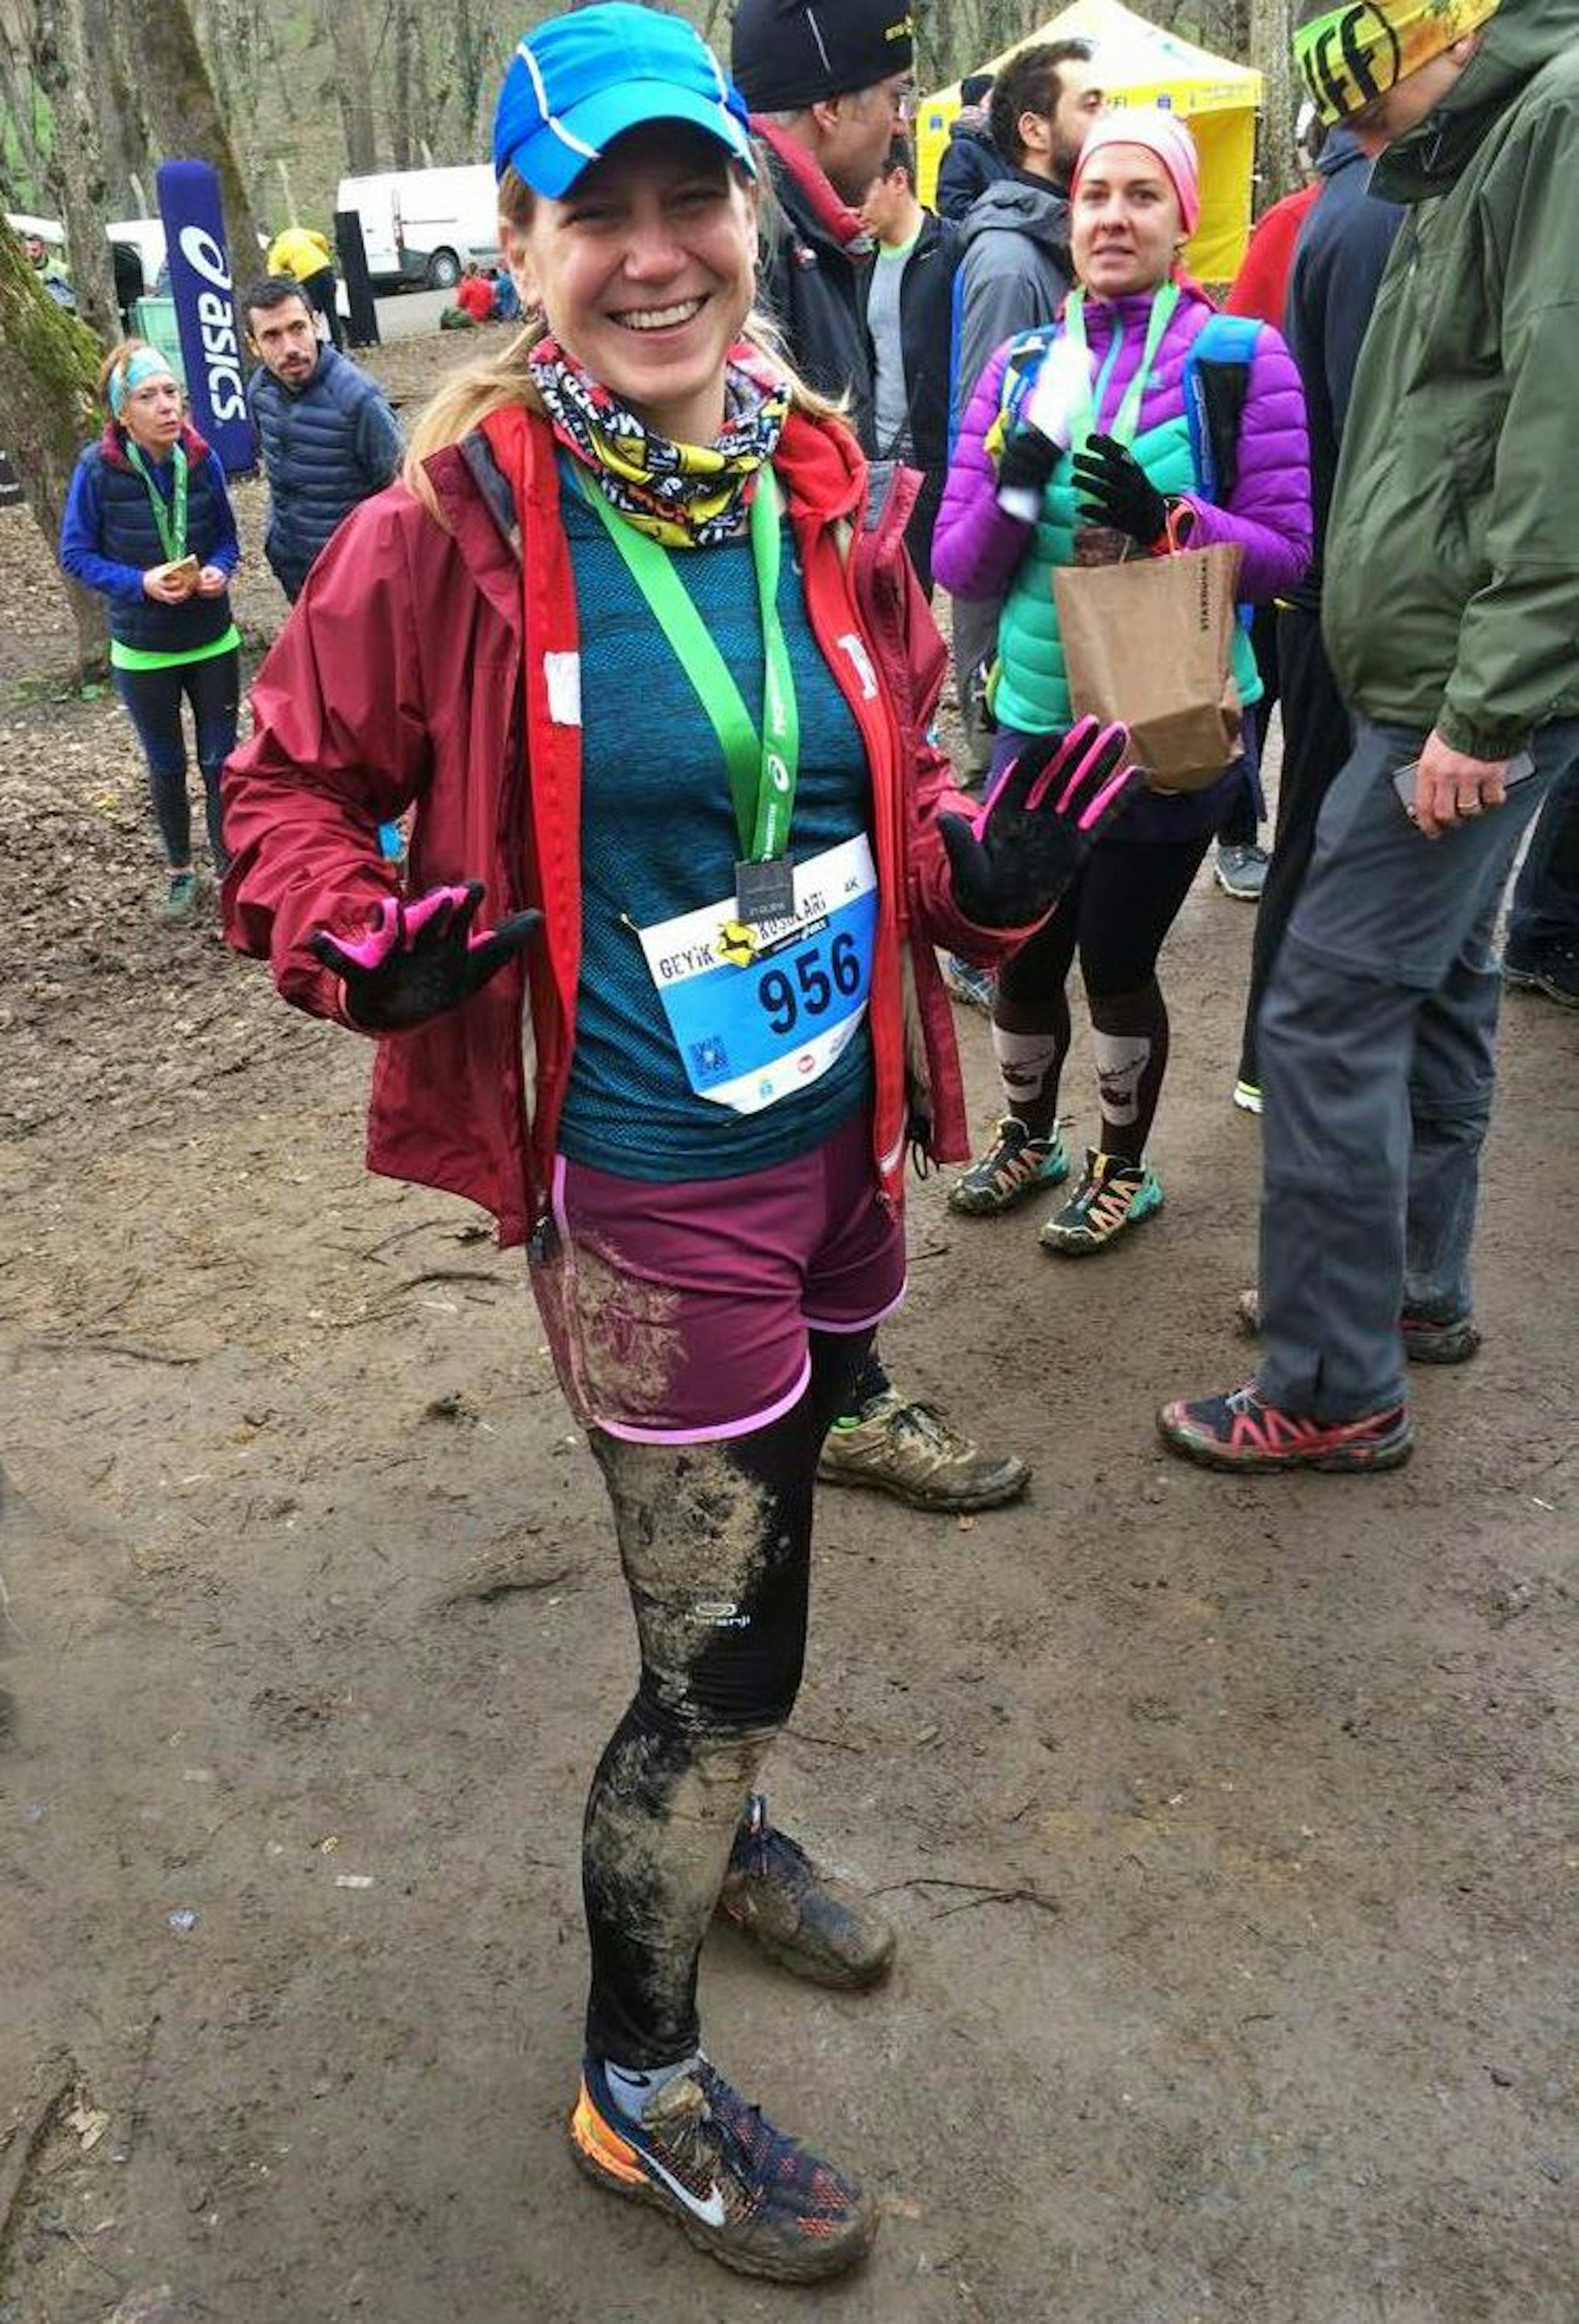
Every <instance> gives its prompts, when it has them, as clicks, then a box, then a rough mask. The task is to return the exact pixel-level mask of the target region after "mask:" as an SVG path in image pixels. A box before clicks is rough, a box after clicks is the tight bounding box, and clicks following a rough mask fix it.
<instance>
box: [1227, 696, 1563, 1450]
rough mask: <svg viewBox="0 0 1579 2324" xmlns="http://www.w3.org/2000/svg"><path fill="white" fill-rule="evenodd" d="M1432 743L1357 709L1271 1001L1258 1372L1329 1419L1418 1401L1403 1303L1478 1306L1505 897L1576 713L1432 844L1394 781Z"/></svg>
mask: <svg viewBox="0 0 1579 2324" xmlns="http://www.w3.org/2000/svg"><path fill="white" fill-rule="evenodd" d="M1425 739H1426V738H1425V737H1424V736H1423V735H1420V734H1415V733H1409V732H1408V730H1407V729H1405V728H1403V727H1399V726H1377V725H1373V724H1371V722H1370V721H1369V720H1367V719H1364V718H1359V719H1357V720H1356V722H1355V739H1354V747H1353V752H1352V753H1351V755H1350V757H1349V760H1348V762H1347V764H1346V765H1345V766H1344V770H1343V772H1342V773H1341V774H1340V775H1339V776H1338V778H1337V779H1336V781H1335V782H1334V785H1333V787H1332V789H1331V790H1330V791H1329V792H1328V794H1327V797H1326V800H1325V804H1324V806H1323V807H1322V811H1321V816H1320V818H1319V820H1318V822H1317V825H1316V846H1315V852H1314V853H1313V855H1312V857H1311V862H1310V869H1309V871H1308V872H1307V875H1306V881H1305V885H1304V887H1303V889H1302V890H1301V891H1300V895H1299V900H1298V902H1297V904H1296V906H1295V908H1294V913H1293V917H1292V918H1291V919H1290V921H1289V924H1288V934H1287V936H1285V938H1284V941H1283V945H1282V949H1281V951H1280V952H1279V955H1278V962H1277V965H1276V967H1275V969H1274V971H1273V973H1272V979H1271V982H1270V986H1269V988H1268V991H1267V997H1266V1001H1265V1002H1264V1004H1263V1006H1262V1010H1261V1017H1260V1032H1259V1047H1258V1055H1259V1056H1260V1066H1261V1084H1262V1087H1263V1089H1264V1091H1265V1093H1266V1114H1265V1119H1264V1121H1263V1124H1262V1130H1263V1148H1262V1151H1263V1170H1264V1179H1263V1190H1262V1197H1261V1230H1260V1331H1261V1349H1262V1353H1261V1361H1260V1368H1259V1372H1258V1382H1259V1385H1260V1388H1261V1391H1262V1393H1263V1394H1264V1395H1265V1396H1266V1397H1268V1398H1269V1399H1270V1402H1272V1403H1273V1404H1276V1405H1279V1406H1281V1407H1282V1408H1283V1410H1285V1411H1288V1412H1294V1413H1298V1414H1301V1415H1303V1416H1307V1417H1309V1418H1312V1419H1316V1420H1352V1419H1354V1418H1356V1417H1357V1416H1359V1415H1361V1414H1362V1413H1369V1412H1378V1411H1381V1410H1384V1409H1386V1408H1388V1407H1390V1406H1393V1405H1397V1404H1401V1403H1402V1402H1403V1401H1404V1397H1405V1388H1404V1359H1403V1348H1402V1343H1401V1341H1400V1339H1399V1310H1400V1308H1401V1307H1402V1306H1403V1305H1404V1304H1405V1303H1406V1302H1407V1303H1408V1305H1409V1306H1410V1307H1411V1308H1414V1309H1417V1310H1419V1311H1420V1312H1421V1313H1423V1314H1428V1315H1431V1316H1433V1317H1436V1318H1440V1319H1443V1320H1446V1319H1447V1318H1450V1317H1454V1316H1458V1315H1463V1314H1468V1312H1469V1308H1470V1282H1469V1250H1470V1241H1471V1238H1472V1236H1473V1231H1474V1219H1475V1200H1476V1193H1477V1189H1478V1185H1479V1175H1480V1154H1481V1147H1482V1142H1483V1141H1484V1139H1485V1134H1486V1125H1487V1123H1488V1121H1489V1120H1490V1119H1491V1098H1492V1093H1493V1089H1494V1086H1495V1077H1496V1076H1495V1062H1494V1051H1495V1043H1496V1032H1497V1011H1498V1005H1499V1002H1500V1001H1501V972H1500V967H1499V964H1498V963H1497V961H1496V958H1495V956H1494V954H1493V953H1492V950H1491V943H1492V936H1493V933H1494V930H1495V927H1496V921H1497V912H1498V908H1499V905H1500V902H1501V895H1502V890H1503V887H1504V885H1505V884H1506V881H1507V878H1508V873H1509V871H1510V867H1511V865H1512V862H1513V858H1514V855H1515V853H1517V851H1518V847H1519V840H1520V838H1521V837H1522V836H1523V834H1524V832H1525V829H1526V827H1527V826H1528V823H1529V820H1530V817H1531V816H1533V815H1534V813H1535V811H1536V809H1537V807H1539V805H1540V803H1541V801H1542V799H1543V798H1545V797H1546V795H1547V791H1548V790H1549V789H1550V788H1551V786H1552V785H1553V783H1554V782H1556V780H1558V779H1559V778H1560V777H1561V776H1562V775H1563V773H1564V772H1565V770H1566V769H1568V768H1570V767H1571V766H1573V765H1574V761H1576V760H1579V720H1572V719H1570V720H1563V721H1559V722H1557V723H1555V724H1551V725H1548V726H1545V727H1542V728H1541V729H1539V730H1538V732H1537V733H1536V735H1535V736H1534V737H1533V739H1532V742H1531V745H1530V747H1531V750H1532V751H1533V752H1534V755H1535V761H1536V772H1535V774H1534V775H1533V776H1532V777H1531V778H1529V779H1528V780H1527V781H1525V782H1522V783H1520V784H1519V785H1517V786H1516V787H1515V788H1514V789H1512V790H1511V791H1510V792H1509V794H1508V798H1507V800H1506V803H1505V804H1504V805H1503V806H1502V807H1497V808H1495V809H1491V810H1489V811H1488V812H1486V813H1485V814H1482V815H1481V816H1477V817H1475V818H1474V820H1473V821H1472V822H1468V823H1464V824H1461V825H1458V826H1457V827H1456V828H1455V829H1454V830H1453V831H1450V832H1448V833H1447V834H1446V835H1445V836H1444V837H1442V838H1440V839H1437V840H1427V839H1424V838H1422V837H1421V835H1420V834H1419V833H1418V832H1417V830H1416V828H1415V826H1414V825H1413V824H1412V823H1411V822H1410V820H1409V818H1408V816H1407V815H1406V814H1405V812H1404V810H1403V808H1402V807H1401V806H1400V804H1399V798H1398V794H1397V792H1396V791H1395V790H1394V789H1393V787H1392V776H1393V774H1394V773H1395V772H1396V771H1397V770H1398V769H1399V768H1400V767H1402V766H1405V765H1407V764H1408V761H1410V760H1412V759H1416V758H1417V757H1418V756H1419V754H1420V751H1421V749H1422V748H1423V746H1424V742H1425Z"/></svg>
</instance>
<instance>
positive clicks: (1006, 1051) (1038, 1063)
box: [993, 1025, 1058, 1106]
mask: <svg viewBox="0 0 1579 2324" xmlns="http://www.w3.org/2000/svg"><path fill="white" fill-rule="evenodd" d="M993 1056H994V1057H996V1059H997V1060H998V1077H999V1079H1000V1080H1001V1081H1002V1084H1003V1096H1004V1100H1005V1102H1007V1103H1008V1104H1009V1105H1011V1106H1016V1105H1035V1104H1036V1103H1037V1102H1039V1099H1040V1097H1041V1095H1042V1093H1043V1091H1044V1090H1045V1089H1046V1087H1047V1084H1048V1074H1052V1073H1056V1072H1057V1066H1058V1037H1057V1034H1056V1033H1006V1032H1005V1031H1004V1030H1003V1028H1002V1025H994V1026H993Z"/></svg>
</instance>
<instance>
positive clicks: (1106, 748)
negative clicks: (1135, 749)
mask: <svg viewBox="0 0 1579 2324" xmlns="http://www.w3.org/2000/svg"><path fill="white" fill-rule="evenodd" d="M1129 746H1130V734H1129V729H1128V728H1127V727H1125V726H1103V725H1102V724H1100V722H1099V721H1098V720H1096V719H1094V718H1083V719H1082V720H1081V721H1080V724H1078V725H1077V726H1072V727H1071V728H1070V729H1069V732H1068V733H1067V734H1039V735H1038V736H1037V737H1036V738H1035V740H1034V741H1032V742H1028V743H1027V744H1026V746H1025V748H1024V750H1023V751H1021V752H1020V756H1019V758H1018V759H1016V760H1015V761H1013V762H1012V764H1011V765H1010V766H1008V767H1006V768H1005V769H1004V770H1003V772H1002V775H1001V776H1000V777H999V778H998V780H997V781H996V782H995V783H994V784H993V788H992V789H991V790H990V791H989V792H988V794H987V797H986V798H985V800H984V801H983V806H982V810H981V812H980V814H979V815H978V816H976V818H975V821H974V823H967V822H966V821H965V817H964V816H963V815H940V816H938V818H937V827H938V829H939V830H940V831H941V832H942V834H943V844H944V846H945V848H946V850H947V852H948V864H949V869H950V871H952V872H953V874H954V895H955V901H956V903H957V904H958V906H959V908H960V910H961V911H962V912H963V913H964V914H965V918H967V919H970V920H974V922H975V924H976V926H977V927H982V928H1018V927H1025V926H1026V925H1027V923H1028V922H1030V921H1031V920H1039V919H1040V918H1042V916H1043V915H1044V913H1047V912H1049V911H1051V909H1052V908H1053V906H1054V905H1055V904H1056V903H1057V900H1058V898H1059V897H1060V896H1061V895H1062V894H1063V892H1064V890H1065V889H1066V888H1067V886H1068V884H1069V882H1070V881H1071V880H1072V879H1073V878H1074V876H1075V874H1076V871H1078V870H1079V869H1080V866H1081V864H1082V863H1084V862H1085V858H1086V857H1087V855H1089V853H1091V850H1092V848H1093V847H1094V845H1095V844H1096V842H1097V840H1098V839H1099V838H1100V837H1101V835H1102V834H1103V831H1105V830H1106V828H1107V826H1108V825H1109V824H1110V823H1111V822H1112V821H1113V817H1114V816H1116V815H1120V814H1122V811H1123V808H1124V806H1125V803H1126V801H1127V800H1128V798H1129V796H1130V794H1131V791H1133V790H1138V789H1139V788H1140V785H1141V784H1142V783H1143V782H1144V781H1145V779H1146V776H1145V772H1144V770H1143V769H1141V768H1140V767H1126V768H1125V769H1124V770H1123V772H1122V774H1121V773H1120V771H1119V768H1120V765H1121V762H1122V759H1123V756H1124V753H1125V752H1126V751H1127V750H1128V749H1129Z"/></svg>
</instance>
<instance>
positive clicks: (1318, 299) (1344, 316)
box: [1284, 129, 1403, 607]
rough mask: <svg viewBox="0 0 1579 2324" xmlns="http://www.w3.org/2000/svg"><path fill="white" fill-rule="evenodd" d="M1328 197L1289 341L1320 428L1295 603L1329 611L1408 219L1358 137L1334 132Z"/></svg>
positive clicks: (1307, 249)
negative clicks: (1326, 567)
mask: <svg viewBox="0 0 1579 2324" xmlns="http://www.w3.org/2000/svg"><path fill="white" fill-rule="evenodd" d="M1318 166H1319V168H1320V171H1321V189H1320V192H1319V193H1318V195H1317V197H1316V206H1315V208H1313V209H1312V210H1310V211H1309V213H1308V214H1307V217H1306V219H1305V222H1304V224H1303V225H1302V226H1301V227H1300V229H1299V239H1298V241H1297V243H1296V244H1295V245H1294V264H1293V267H1292V269H1291V271H1290V273H1289V277H1288V309H1287V314H1286V318H1285V319H1286V325H1287V327H1286V330H1285V333H1284V336H1285V337H1286V338H1287V339H1288V346H1289V351H1290V353H1291V354H1292V355H1293V357H1294V360H1295V362H1296V363H1297V364H1298V366H1299V377H1300V380H1301V383H1303V385H1304V388H1305V411H1306V417H1307V420H1308V422H1309V427H1310V499H1311V513H1312V515H1313V517H1314V519H1315V522H1316V549H1315V553H1314V555H1313V556H1312V558H1311V560H1310V570H1309V572H1308V573H1307V576H1306V577H1305V579H1304V580H1303V581H1302V582H1301V584H1300V585H1299V587H1298V588H1297V589H1296V590H1294V591H1292V592H1290V595H1292V596H1293V597H1294V598H1295V600H1296V602H1297V604H1302V605H1306V606H1310V607H1314V606H1316V605H1318V604H1320V603H1321V559H1322V549H1323V545H1324V542H1325V537H1326V521H1327V512H1328V510H1329V509H1330V508H1331V506H1332V498H1333V479H1334V476H1335V475H1337V469H1338V447H1339V446H1340V444H1341V443H1342V442H1343V439H1344V418H1345V416H1346V415H1347V412H1348V409H1349V392H1350V390H1351V389H1352V388H1353V384H1354V368H1355V365H1356V364H1358V363H1359V360H1360V348H1361V346H1362V342H1363V340H1364V337H1365V327H1366V325H1367V324H1368V323H1369V322H1370V320H1371V309H1372V308H1373V307H1374V306H1375V304H1376V289H1377V285H1378V283H1379V282H1380V281H1381V277H1382V273H1383V271H1384V269H1385V268H1386V265H1387V261H1388V254H1389V253H1390V250H1391V248H1392V238H1393V236H1394V235H1395V234H1397V232H1398V229H1399V219H1400V218H1401V217H1402V216H1403V212H1402V211H1401V210H1400V209H1399V207H1398V205H1397V203H1396V202H1384V201H1381V200H1379V199H1378V198H1377V196H1376V195H1374V194H1373V193H1371V191H1370V190H1369V189H1370V184H1371V164H1370V162H1369V161H1367V160H1366V158H1365V156H1364V154H1363V153H1362V152H1361V151H1360V148H1359V147H1358V145H1356V144H1355V143H1354V139H1353V133H1352V132H1351V131H1349V130H1347V129H1334V131H1333V132H1332V134H1331V135H1330V136H1329V137H1328V139H1327V141H1326V143H1325V145H1324V146H1323V147H1322V149H1321V161H1320V163H1319V165H1318Z"/></svg>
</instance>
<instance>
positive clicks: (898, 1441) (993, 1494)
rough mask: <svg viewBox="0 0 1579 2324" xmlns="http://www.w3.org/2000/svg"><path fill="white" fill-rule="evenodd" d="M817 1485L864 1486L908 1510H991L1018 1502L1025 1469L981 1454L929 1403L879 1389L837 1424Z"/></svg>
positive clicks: (1015, 1461)
mask: <svg viewBox="0 0 1579 2324" xmlns="http://www.w3.org/2000/svg"><path fill="white" fill-rule="evenodd" d="M817 1480H818V1482H819V1483H821V1484H824V1485H869V1486H870V1487H871V1488H872V1489H873V1491H874V1492H879V1493H891V1494H892V1495H893V1498H894V1499H895V1500H896V1501H903V1502H904V1503H905V1504H906V1506H907V1507H908V1508H912V1509H937V1510H951V1509H996V1508H1002V1505H1003V1503H1004V1502H1005V1501H1013V1500H1018V1499H1019V1498H1020V1494H1021V1493H1023V1492H1024V1490H1025V1489H1026V1487H1027V1485H1029V1484H1030V1463H1029V1462H1025V1461H1022V1460H1021V1459H1020V1455H1019V1454H1018V1453H1017V1452H999V1453H992V1452H981V1451H980V1450H979V1449H978V1448H977V1447H976V1446H975V1445H974V1444H973V1443H971V1440H970V1438H969V1437H968V1436H961V1435H960V1434H959V1433H958V1431H957V1430H956V1429H953V1428H951V1427H950V1426H949V1425H948V1423H947V1421H946V1420H945V1419H944V1417H943V1415H942V1414H941V1413H940V1412H938V1411H937V1410H936V1409H935V1408H934V1406H931V1405H929V1404H919V1403H916V1402H914V1401H911V1400H910V1399H907V1398H906V1397H902V1396H901V1395H900V1392H899V1390H898V1388H885V1389H884V1390H883V1392H882V1395H881V1396H874V1397H873V1399H872V1401H871V1403H870V1404H868V1405H865V1406H863V1408H862V1412H861V1416H860V1418H859V1419H857V1420H853V1421H852V1420H836V1421H835V1423H834V1425H833V1426H832V1428H830V1429H829V1431H828V1434H827V1440H826V1443H825V1444H824V1445H823V1448H822V1454H821V1458H820V1459H819V1460H818V1462H817Z"/></svg>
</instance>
